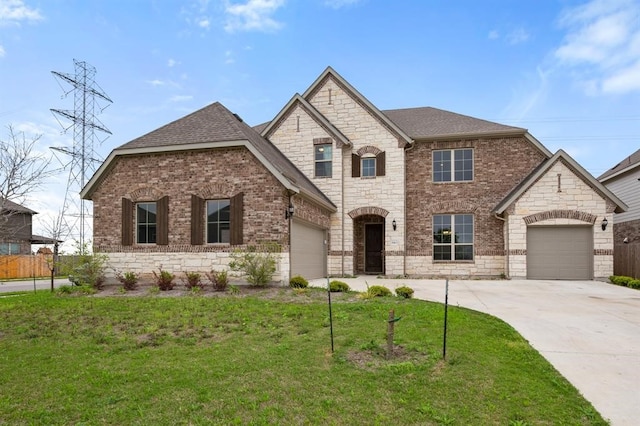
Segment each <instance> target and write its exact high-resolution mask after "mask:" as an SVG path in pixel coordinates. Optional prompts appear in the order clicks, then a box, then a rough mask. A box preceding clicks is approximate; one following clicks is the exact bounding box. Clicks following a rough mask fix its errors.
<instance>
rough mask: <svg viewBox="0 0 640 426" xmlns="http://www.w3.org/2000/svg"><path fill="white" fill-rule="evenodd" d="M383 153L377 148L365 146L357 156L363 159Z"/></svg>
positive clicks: (357, 152)
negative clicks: (368, 155)
mask: <svg viewBox="0 0 640 426" xmlns="http://www.w3.org/2000/svg"><path fill="white" fill-rule="evenodd" d="M381 152H382V150H380V149H378V148H376V147H375V146H371V145H367V146H363V147H362V148H360V149H359V150H357V151H356V154H358V156H360V157H362V156H363V155H365V154H373V155H378V154H380V153H381Z"/></svg>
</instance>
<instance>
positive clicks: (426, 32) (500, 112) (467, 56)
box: [0, 0, 640, 227]
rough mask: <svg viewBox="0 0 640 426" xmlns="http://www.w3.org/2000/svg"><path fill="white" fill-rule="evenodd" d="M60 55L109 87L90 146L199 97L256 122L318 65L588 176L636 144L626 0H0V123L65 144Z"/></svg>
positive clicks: (638, 25) (633, 53) (123, 137)
mask: <svg viewBox="0 0 640 426" xmlns="http://www.w3.org/2000/svg"><path fill="white" fill-rule="evenodd" d="M74 59H76V60H79V61H85V62H87V63H88V64H90V65H92V66H94V67H95V68H96V70H97V74H96V81H97V82H98V83H99V86H100V88H102V90H103V91H104V92H105V93H106V94H107V95H108V96H109V97H110V98H111V99H112V100H113V104H111V105H110V106H109V107H108V108H107V109H105V110H104V111H103V113H102V114H101V115H99V116H98V118H99V120H100V121H101V122H102V123H103V124H104V125H105V126H106V127H107V128H109V130H110V131H111V132H112V133H113V135H112V136H110V137H109V138H108V139H106V141H104V143H103V144H102V145H100V146H97V147H96V148H97V151H98V153H99V154H100V155H101V156H102V157H103V158H104V157H106V155H108V153H109V152H110V151H111V149H113V148H115V147H117V146H119V145H121V144H123V143H125V142H128V141H129V140H131V139H134V138H135V137H138V136H141V135H143V134H145V133H147V132H149V131H151V130H154V129H156V128H158V127H160V126H161V125H164V124H166V123H168V122H170V121H173V120H175V119H177V118H179V117H181V116H183V115H185V114H187V113H190V112H192V111H195V110H197V109H199V108H201V107H203V106H205V105H208V104H209V103H212V102H215V101H220V102H222V103H223V104H224V105H225V106H227V107H228V108H229V109H230V110H232V111H233V112H236V113H237V114H239V115H240V116H241V117H242V118H243V119H244V120H245V121H246V122H248V123H249V124H252V125H253V124H259V123H262V122H264V121H268V120H270V119H271V118H273V117H274V116H275V115H276V114H277V113H278V112H279V111H280V109H281V108H282V107H283V106H284V105H285V104H286V102H287V101H288V100H289V99H290V98H291V97H292V96H293V95H294V94H295V93H296V92H300V93H302V92H303V91H304V90H305V89H306V88H307V87H308V86H309V85H310V84H311V83H312V82H313V81H314V80H315V78H316V77H317V76H318V75H319V74H320V73H321V72H322V71H323V70H324V69H325V68H326V67H327V66H328V65H330V66H332V67H333V68H334V69H335V70H336V71H337V72H338V73H340V74H341V75H342V76H343V77H344V78H346V79H347V80H348V81H349V82H350V83H351V84H352V85H354V86H355V87H356V88H357V89H358V90H359V91H360V92H361V93H362V94H363V95H364V96H366V97H367V98H368V99H369V100H370V101H371V102H373V103H374V104H375V105H376V106H377V107H379V108H380V109H395V108H405V107H416V106H432V107H436V108H441V109H445V110H449V111H453V112H457V113H461V114H467V115H471V116H474V117H478V118H483V119H487V120H491V121H496V122H499V123H503V124H509V125H515V126H519V127H524V128H527V129H529V131H530V133H531V134H533V135H534V136H535V137H536V138H537V139H538V140H540V141H541V142H542V143H543V144H544V145H545V146H546V147H547V148H549V150H551V151H552V152H555V151H557V150H558V149H564V150H565V151H567V152H568V153H569V154H570V155H571V156H573V158H574V159H575V160H577V161H578V162H579V163H580V164H581V165H582V166H583V167H585V168H586V169H587V170H588V171H589V172H590V173H592V174H593V175H595V176H596V177H597V176H598V175H600V174H601V173H603V172H604V171H606V170H608V169H609V168H611V167H613V166H614V165H615V164H617V163H618V162H619V161H621V160H622V159H624V158H625V157H626V156H628V155H630V154H631V153H633V152H634V151H636V150H637V149H638V148H640V143H639V142H640V1H639V0H591V1H585V0H581V1H577V0H518V1H516V0H483V1H477V0H476V1H466V0H461V1H457V2H445V1H424V0H415V1H414V0H406V1H395V2H392V1H386V0H199V1H170V0H166V1H164V0H127V1H125V0H0V137H2V138H5V137H6V135H7V132H6V126H7V125H12V126H13V127H14V128H16V129H17V130H21V131H24V132H26V134H27V135H28V136H30V135H36V134H39V135H42V138H41V139H40V142H39V143H40V147H39V149H41V150H42V151H47V150H48V147H49V146H68V145H70V144H71V142H72V132H69V133H68V134H61V130H62V127H61V126H60V124H59V123H58V121H57V120H56V118H55V117H54V116H53V115H52V114H51V112H50V111H49V110H50V109H51V108H57V109H73V98H72V97H71V96H70V97H67V98H64V99H63V98H61V96H62V95H63V89H62V88H61V85H60V84H59V83H58V81H57V80H56V79H55V78H54V77H53V75H52V74H51V71H58V72H62V73H69V74H73V73H74V63H73V60H74ZM63 87H65V86H64V85H63ZM66 180H67V174H66V173H62V174H61V175H60V176H59V177H58V178H57V179H55V180H54V182H53V183H52V184H50V185H48V186H46V187H44V188H43V191H42V192H41V193H39V194H34V197H33V200H30V202H29V204H28V206H29V207H31V208H33V209H35V210H37V211H39V212H41V214H40V215H38V216H37V218H39V219H40V220H46V217H47V215H49V214H50V213H52V212H55V211H57V210H58V209H59V208H60V205H61V199H62V198H63V196H64V193H63V191H64V189H60V188H61V186H63V185H61V182H66ZM36 227H37V225H36Z"/></svg>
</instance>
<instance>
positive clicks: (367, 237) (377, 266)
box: [364, 223, 384, 274]
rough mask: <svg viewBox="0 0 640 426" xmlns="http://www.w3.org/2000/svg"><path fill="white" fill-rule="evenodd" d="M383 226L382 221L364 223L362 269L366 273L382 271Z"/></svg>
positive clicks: (379, 272)
mask: <svg viewBox="0 0 640 426" xmlns="http://www.w3.org/2000/svg"><path fill="white" fill-rule="evenodd" d="M383 231H384V226H383V224H382V223H368V224H365V225H364V271H365V273H367V274H382V273H384V268H383V260H382V252H383V250H384V232H383Z"/></svg>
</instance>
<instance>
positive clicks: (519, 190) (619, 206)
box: [492, 149, 628, 214]
mask: <svg viewBox="0 0 640 426" xmlns="http://www.w3.org/2000/svg"><path fill="white" fill-rule="evenodd" d="M558 161H563V162H564V163H565V164H566V165H567V166H568V167H569V168H570V169H572V170H573V171H574V173H576V174H577V175H578V176H579V177H581V178H582V179H583V180H584V181H585V182H587V184H588V185H589V186H591V187H592V188H593V189H594V190H595V191H596V192H598V193H600V194H601V195H602V196H603V197H605V198H608V199H609V200H611V202H613V203H614V204H615V205H616V209H615V213H622V212H625V211H627V208H628V207H627V205H626V204H625V203H623V202H622V201H621V200H620V199H619V198H618V197H616V196H615V195H614V194H613V192H611V191H609V190H608V189H607V188H606V187H605V186H604V185H603V184H601V183H600V182H598V181H597V180H596V179H595V178H594V177H593V176H591V174H590V173H589V172H587V171H586V170H585V169H584V168H582V166H580V164H578V163H577V162H576V161H575V160H574V159H573V158H571V157H570V156H569V154H567V153H566V152H564V151H563V150H561V149H560V150H558V152H556V153H555V154H554V155H553V157H551V158H549V159H548V160H547V161H545V162H543V163H542V164H540V165H539V166H538V167H536V168H535V169H534V170H533V171H532V172H531V173H530V174H529V176H527V178H526V179H524V180H523V181H522V182H520V184H518V185H517V186H516V187H515V188H514V189H513V190H512V191H511V192H510V193H509V194H508V195H507V196H506V197H505V198H504V199H503V200H502V201H500V203H498V205H496V206H495V207H494V209H493V210H492V212H493V213H497V214H503V213H504V212H505V211H506V210H507V209H508V208H509V206H510V205H512V204H513V203H515V202H516V201H517V200H518V199H519V198H520V197H521V196H522V195H523V194H524V193H525V192H526V191H527V190H528V189H529V188H531V187H532V186H533V185H534V184H535V183H536V182H537V181H538V179H540V177H542V176H543V175H544V174H545V173H547V172H548V171H549V169H551V167H552V166H553V165H554V164H555V163H556V162H558Z"/></svg>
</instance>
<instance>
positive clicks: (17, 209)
mask: <svg viewBox="0 0 640 426" xmlns="http://www.w3.org/2000/svg"><path fill="white" fill-rule="evenodd" d="M0 206H2V209H3V210H5V211H10V212H14V213H28V214H37V213H38V212H35V211H33V210H31V209H28V208H26V207H25V206H21V205H20V204H16V203H14V202H13V201H10V200H7V199H4V200H1V199H0Z"/></svg>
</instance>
